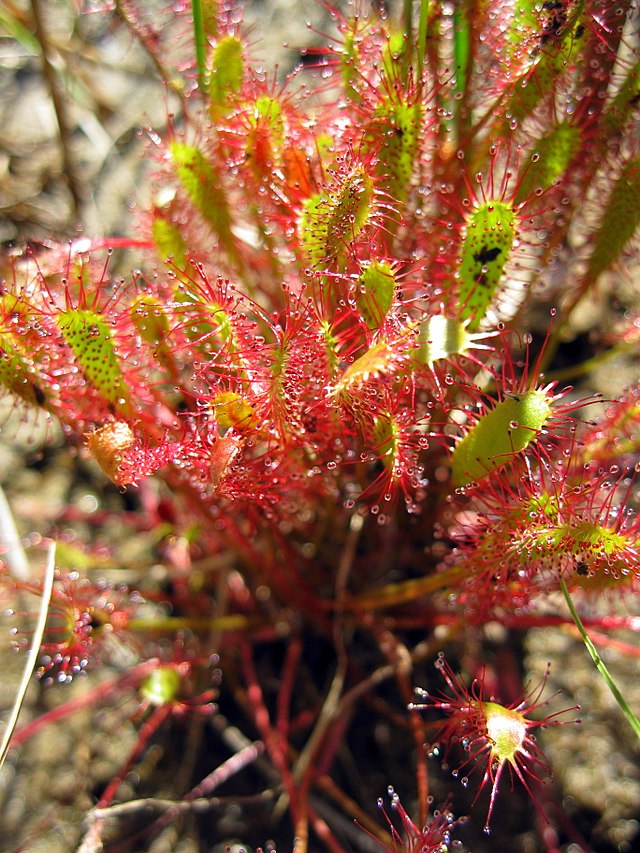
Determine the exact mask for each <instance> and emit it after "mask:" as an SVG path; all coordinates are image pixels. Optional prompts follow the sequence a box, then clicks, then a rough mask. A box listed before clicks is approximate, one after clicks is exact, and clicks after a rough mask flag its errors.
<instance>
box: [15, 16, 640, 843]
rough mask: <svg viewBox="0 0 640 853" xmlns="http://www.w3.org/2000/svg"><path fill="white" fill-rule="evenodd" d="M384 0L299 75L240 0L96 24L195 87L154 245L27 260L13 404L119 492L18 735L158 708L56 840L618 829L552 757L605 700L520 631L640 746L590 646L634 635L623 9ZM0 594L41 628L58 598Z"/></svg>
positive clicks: (168, 78)
mask: <svg viewBox="0 0 640 853" xmlns="http://www.w3.org/2000/svg"><path fill="white" fill-rule="evenodd" d="M397 5H398V8H395V6H394V5H393V4H386V7H385V8H381V9H375V8H371V7H370V6H369V5H367V4H365V3H364V2H356V3H354V4H353V5H346V6H345V7H342V8H341V9H340V10H339V9H333V8H331V9H328V12H329V13H330V16H331V18H332V19H333V29H332V31H331V34H326V35H325V34H320V33H314V32H311V33H310V34H309V36H310V43H312V44H313V45H314V47H313V48H312V49H305V50H304V51H303V53H304V62H302V63H301V64H300V67H299V68H297V69H296V70H295V71H294V72H293V73H291V74H290V75H289V76H287V77H286V79H282V76H281V75H279V74H278V72H277V70H276V69H270V68H267V67H265V65H264V63H261V64H257V63H256V61H255V60H254V56H253V54H254V51H255V50H256V49H257V45H258V44H259V40H260V32H259V30H258V29H249V28H247V27H246V26H245V25H244V23H243V20H242V14H241V9H240V8H239V6H238V4H236V3H234V2H225V3H223V2H220V3H215V2H203V3H200V2H194V3H193V4H192V5H189V4H186V3H176V4H173V8H171V9H169V8H168V9H167V10H166V11H162V12H157V10H156V12H154V13H153V14H151V13H150V11H149V7H148V6H147V4H146V3H144V2H136V1H135V0H126V2H125V0H121V2H116V3H115V4H114V6H115V9H113V10H111V11H110V10H107V9H105V10H102V11H100V12H95V11H94V12H93V14H105V15H108V14H112V15H113V20H114V25H116V24H118V25H121V26H126V27H127V28H129V30H130V31H131V33H132V36H134V37H135V38H136V39H137V40H139V41H140V42H141V43H142V44H143V45H144V47H145V49H146V50H147V51H148V52H149V54H150V56H151V58H152V60H153V63H154V65H155V67H156V69H157V70H158V73H159V74H160V75H161V76H162V77H163V79H164V81H165V83H166V86H167V89H168V90H169V89H170V90H171V91H172V93H173V95H172V97H174V98H178V99H179V101H180V103H181V110H180V112H179V115H177V116H176V117H175V118H174V119H173V120H172V121H171V122H170V124H169V130H168V132H166V133H164V134H158V133H157V132H155V131H153V130H148V131H147V132H146V147H145V156H146V157H147V158H149V160H150V162H151V164H152V166H151V168H152V171H153V187H152V190H153V193H152V198H151V200H150V203H149V204H148V206H147V207H146V209H144V210H141V211H140V215H139V217H138V219H137V224H136V227H135V230H134V231H133V232H132V233H130V234H121V235H118V236H117V238H113V239H111V240H110V239H108V238H107V239H104V240H101V241H100V242H98V241H91V240H89V239H81V240H75V241H72V242H70V243H67V244H64V243H63V244H60V245H56V244H54V243H53V242H52V243H49V244H48V245H47V246H46V247H44V248H41V249H40V250H39V251H34V250H33V249H29V248H22V249H20V248H14V249H13V250H12V251H10V252H8V254H7V257H6V258H5V261H4V263H3V270H4V271H5V277H4V279H3V281H2V293H1V295H0V324H1V328H0V353H1V356H2V357H1V359H0V383H1V385H2V387H3V389H4V392H5V395H6V396H7V397H8V398H9V399H10V400H12V401H13V406H14V407H15V408H16V409H17V410H18V411H19V412H20V414H24V415H25V416H26V415H27V414H28V412H29V411H30V410H32V409H39V410H41V411H43V412H44V413H45V416H46V417H47V418H48V419H49V420H50V421H51V422H55V423H57V424H58V425H59V426H60V427H61V431H62V434H63V435H64V437H65V439H66V441H67V442H68V445H69V447H70V448H71V449H72V450H73V453H74V454H75V456H79V457H81V458H82V459H85V460H86V459H92V460H93V461H94V462H95V463H96V464H95V466H94V473H95V477H96V479H100V478H101V479H102V481H103V483H105V484H107V483H109V482H110V484H111V485H110V487H109V488H110V490H111V493H112V495H113V500H112V502H111V503H110V507H111V508H110V509H109V510H108V511H107V510H105V511H104V512H103V514H102V524H103V525H104V527H103V529H102V533H101V532H100V531H98V534H97V535H98V537H99V538H101V541H102V544H101V550H100V551H99V554H98V553H97V552H96V550H95V549H94V548H93V546H92V543H91V542H86V543H85V547H84V550H81V549H80V548H79V547H77V546H76V547H75V548H73V549H72V548H70V547H68V546H67V547H65V546H64V543H60V545H59V546H58V549H57V556H56V572H55V577H54V582H53V589H52V591H51V594H50V601H48V621H47V627H46V629H45V633H44V637H43V639H42V642H41V643H40V651H39V654H38V656H37V659H34V660H33V661H32V663H33V665H34V666H35V672H36V674H37V676H38V677H39V678H40V683H41V687H42V690H43V691H44V692H45V693H47V694H51V693H54V694H59V695H58V699H57V701H58V702H59V703H61V704H58V705H56V706H55V708H54V710H48V711H46V712H45V711H43V712H42V714H41V715H40V716H35V717H34V718H33V719H32V720H31V721H29V722H26V723H24V724H22V725H20V724H19V725H18V727H17V730H16V733H15V735H14V740H13V749H12V750H11V751H10V752H9V756H10V760H12V761H14V762H15V763H16V767H17V773H18V774H19V773H20V751H19V750H20V749H21V744H25V743H27V742H29V741H30V740H31V739H32V738H34V737H36V736H38V737H41V738H46V737H47V736H49V737H56V735H55V732H56V731H57V730H58V729H57V728H56V727H60V726H61V727H65V726H66V727H71V726H73V725H74V720H75V719H76V718H77V717H78V716H79V715H86V714H89V713H92V714H94V715H102V717H103V718H104V717H106V718H109V719H111V720H112V721H113V720H116V721H117V722H116V724H114V725H115V726H116V727H117V726H118V725H122V726H124V725H125V723H126V726H127V727H128V728H131V729H133V731H134V732H135V737H134V738H133V740H131V741H130V742H127V741H126V739H123V743H122V747H121V749H120V751H119V752H118V754H117V757H116V760H115V765H114V764H111V765H106V764H105V762H99V761H98V760H96V761H94V762H92V761H89V762H88V765H87V768H86V771H85V775H86V777H87V785H86V788H87V792H88V796H87V799H86V802H85V814H84V818H83V822H80V819H79V818H78V819H76V835H75V838H74V841H73V844H72V846H70V847H69V848H68V849H78V850H82V851H89V850H92V851H93V850H102V849H104V850H110V851H111V850H113V851H124V850H132V851H134V850H135V851H137V850H156V849H157V850H160V849H162V850H168V849H171V850H202V851H204V850H207V851H209V850H220V849H224V846H225V844H226V845H236V847H234V848H233V849H236V848H237V846H238V845H242V846H243V848H244V849H254V848H256V847H258V846H262V847H268V846H270V848H275V847H277V849H278V850H279V851H280V853H285V851H290V850H294V851H296V853H307V851H322V850H327V851H331V853H343V851H345V853H346V851H352V850H356V851H357V850H362V851H367V850H380V849H386V850H388V851H393V853H399V851H411V853H429V851H433V853H435V851H439V852H440V853H441V852H442V851H448V850H451V851H453V850H475V851H476V853H477V851H481V850H495V849H501V850H512V851H520V850H524V849H527V850H540V851H543V850H569V849H571V850H577V849H580V850H585V851H587V850H592V849H593V850H595V849H602V850H603V851H604V850H605V849H606V850H609V849H612V850H613V849H614V848H613V847H611V848H609V847H600V848H598V847H597V846H591V845H592V844H593V845H595V844H596V842H595V841H592V842H590V841H589V837H588V836H589V828H588V826H587V827H586V828H585V821H584V818H580V817H576V815H575V812H574V814H573V815H572V813H571V809H570V808H568V807H567V805H566V800H563V791H562V790H561V787H560V786H559V785H558V784H556V783H555V782H554V781H553V780H552V765H553V760H552V756H551V755H549V756H547V754H546V752H545V732H544V729H545V728H547V729H550V728H551V727H556V726H560V725H563V726H564V727H565V730H567V729H568V728H573V725H574V723H576V722H577V721H578V717H584V718H585V721H586V720H587V718H588V716H589V703H588V691H587V696H586V699H585V695H584V694H583V695H580V697H578V698H579V701H580V704H581V709H580V711H578V710H577V707H576V697H573V696H571V694H570V692H569V691H568V690H565V691H564V692H560V693H559V694H558V693H554V691H553V689H548V687H547V681H548V680H549V681H551V682H552V683H553V684H554V685H558V684H559V685H562V684H563V668H564V670H565V671H566V672H567V673H568V671H569V670H570V668H571V667H572V666H574V660H575V658H574V657H572V659H559V660H556V661H555V662H554V663H553V664H552V666H551V669H550V670H546V669H545V668H544V667H543V669H542V671H540V672H537V673H535V672H534V673H529V674H528V675H526V674H524V672H523V670H524V668H523V649H524V648H525V645H526V643H527V640H528V638H529V636H530V635H531V633H532V632H534V631H540V630H541V629H542V630H549V631H551V630H555V629H554V628H553V626H560V627H561V628H562V627H564V630H565V631H567V632H569V633H570V632H572V631H573V633H574V634H575V635H576V636H578V632H580V635H581V636H583V638H584V641H585V644H586V648H585V647H584V646H576V647H575V648H574V651H573V653H572V655H573V656H576V655H577V656H578V657H582V656H583V655H584V656H585V657H588V653H589V652H591V654H592V656H593V657H594V660H595V661H596V664H597V666H598V667H599V668H600V670H601V673H602V675H603V677H604V679H605V681H606V683H607V684H608V685H609V686H610V687H611V689H612V691H613V693H614V695H615V697H616V698H617V700H618V703H619V705H620V706H621V708H622V711H619V710H618V708H617V706H614V710H612V714H618V713H619V714H620V721H619V726H620V728H621V729H623V728H625V727H628V728H629V730H631V731H632V730H634V729H635V731H636V732H637V733H640V724H639V723H638V720H637V719H636V717H635V716H634V714H633V712H632V710H631V709H630V708H629V707H628V704H627V702H626V699H625V697H624V695H623V692H624V691H622V692H621V691H620V689H619V688H618V687H617V686H616V684H615V683H613V682H612V680H611V677H610V676H609V674H608V672H607V670H606V668H605V667H604V664H603V662H602V660H601V658H600V656H599V654H598V652H597V651H596V648H595V646H597V647H599V648H600V649H603V648H606V646H607V644H608V643H609V642H613V639H612V633H611V632H612V631H613V629H614V628H620V629H627V630H626V633H625V634H624V635H623V636H624V639H623V640H621V639H620V635H619V634H616V639H615V644H616V647H617V648H618V649H622V650H626V651H628V652H629V653H630V654H633V653H636V654H637V650H636V648H635V645H634V636H635V634H634V631H636V630H637V616H634V615H633V614H634V613H637V595H638V583H639V581H640V558H639V553H640V520H639V519H638V516H637V503H638V484H637V479H636V473H637V470H638V466H640V384H639V383H638V381H637V379H635V380H634V378H633V377H634V376H635V377H637V366H638V361H637V358H638V356H637V352H638V345H639V343H640V313H639V309H640V300H638V283H639V282H640V278H639V276H640V269H639V266H638V248H639V234H638V225H639V222H640V124H639V122H638V104H639V102H640V88H639V82H638V80H639V61H640V60H639V40H638V32H639V31H640V27H639V23H640V21H639V17H638V9H637V7H636V5H635V3H634V2H632V0H551V2H541V0H505V2H486V0H453V2H439V0H421V2H418V3H411V2H408V3H405V4H404V7H403V8H400V4H397ZM299 47H304V46H299ZM114 249H117V250H118V257H117V265H116V258H115V257H112V255H111V252H112V250H114ZM128 250H130V251H131V258H132V259H131V261H130V262H129V261H128V260H127V251H128ZM141 253H142V254H141ZM141 257H142V260H140V258H141ZM127 264H129V268H131V270H132V271H131V272H129V273H122V272H121V271H122V270H123V269H127V268H128V267H127ZM134 267H135V268H134ZM594 305H595V306H596V309H595V310H596V311H598V312H599V316H600V317H601V318H602V321H601V322H600V323H598V324H596V327H595V328H593V330H592V333H591V334H590V335H587V334H584V335H583V337H584V339H585V341H586V342H587V346H586V351H585V347H582V348H579V347H578V346H572V345H571V341H572V340H573V339H575V338H576V335H578V333H579V331H578V330H580V329H581V328H583V325H582V324H583V322H584V321H583V320H582V319H581V318H582V317H584V315H585V311H586V310H587V307H588V306H591V309H590V310H591V311H592V312H593V310H594V309H593V306H594ZM608 362H610V363H615V364H623V365H624V370H625V371H626V373H625V376H626V379H625V380H624V381H623V382H622V383H621V385H620V387H617V388H615V389H613V390H612V391H611V393H610V389H607V388H601V389H600V393H596V392H595V391H594V387H593V385H592V384H591V382H590V376H591V373H592V371H593V370H594V369H595V368H596V367H598V366H599V365H603V364H606V363H608ZM25 419H26V420H28V418H26V417H25ZM24 428H25V429H28V428H29V427H28V426H25V427H24ZM105 488H107V487H106V486H105ZM114 530H118V531H119V532H118V535H117V536H116V538H115V540H114V541H113V543H112V544H111V545H110V544H109V537H110V536H111V535H112V533H110V532H109V531H111V532H112V531H114ZM52 536H53V533H52ZM126 537H144V538H145V541H146V542H147V543H148V554H147V562H146V563H145V565H143V566H137V567H135V571H134V570H133V568H134V567H132V566H130V565H127V564H126V561H124V562H123V559H122V557H121V556H119V550H118V549H119V545H118V542H119V541H120V540H121V539H124V538H126ZM45 544H46V543H45ZM33 563H34V566H35V565H39V564H40V563H39V562H38V560H37V559H36V558H35V557H34V559H33ZM105 567H108V571H107V569H106V568H105ZM34 572H35V569H34ZM2 584H3V589H4V596H5V599H6V601H7V602H8V603H7V606H11V607H13V609H14V611H15V620H16V630H17V634H16V646H17V648H18V650H20V649H22V648H24V647H25V646H28V645H29V639H30V635H29V632H28V628H27V627H25V624H24V623H25V622H28V619H27V615H28V613H29V612H31V611H37V609H38V601H39V600H41V599H42V596H43V588H44V583H43V581H42V580H41V579H40V578H39V576H38V574H37V573H35V574H34V575H33V576H32V577H23V576H20V574H19V573H16V572H15V570H13V569H12V564H11V561H9V560H7V565H6V566H5V568H4V572H3V575H2ZM590 635H591V636H592V637H593V643H592V641H591V639H590V638H589V637H590ZM594 643H595V646H594ZM445 655H446V657H445ZM434 662H435V664H436V665H435V667H434V666H433V664H434ZM100 673H102V674H103V678H102V679H97V680H95V681H92V680H91V677H92V675H95V674H100ZM78 682H85V683H87V684H89V685H90V686H89V688H88V689H87V690H86V691H85V692H84V693H79V694H78V693H76V692H73V693H71V692H70V691H72V689H73V688H74V685H76V684H78ZM65 691H68V694H67V696H65ZM584 728H585V727H584V726H583V730H584ZM47 733H48V734H47ZM549 734H551V732H549ZM578 742H580V741H579V740H578ZM583 746H584V749H585V751H588V750H589V749H595V750H597V749H598V748H599V747H598V745H597V744H595V745H594V744H593V743H591V744H590V743H589V742H588V740H587V739H585V741H584V743H583ZM87 749H88V750H89V753H91V750H92V743H91V739H89V743H88V746H87ZM157 750H161V752H162V756H163V757H162V758H160V759H158V758H157V755H158V752H157ZM562 760H563V761H564V762H575V763H576V765H579V764H580V762H581V761H583V760H584V758H583V757H581V755H580V753H578V752H572V753H571V755H570V757H569V758H567V757H566V755H565V757H564V758H563V759H562ZM114 766H115V769H113V768H114ZM636 770H637V768H636ZM629 772H630V771H629ZM389 786H393V787H389ZM388 787H389V796H390V798H391V799H390V800H389V799H388V798H387V797H386V796H381V795H383V794H385V793H386V792H387V788H388ZM378 798H380V805H381V807H382V813H381V812H380V810H379V809H377V806H376V803H377V801H378ZM514 814H515V815H519V817H517V818H514ZM630 817H632V815H630ZM636 817H637V815H636ZM574 818H575V819H574ZM47 821H48V822H47ZM55 823H56V819H55V817H54V818H52V817H51V816H50V815H49V818H45V819H42V820H41V821H40V822H39V823H38V822H36V823H34V824H33V825H31V826H30V828H29V833H30V834H29V838H31V839H34V838H36V837H37V835H38V832H39V833H40V834H41V835H44V834H46V832H48V831H51V827H53V826H55ZM578 824H580V825H578ZM170 832H171V833H173V835H172V836H171V837H172V838H173V841H172V842H169V841H168V840H167V839H168V838H169V833H170ZM525 836H526V839H527V840H526V844H525V840H523V839H525ZM585 839H586V840H585ZM161 844H164V845H165V846H158V845H161ZM171 844H173V845H174V846H171ZM25 845H26V846H25ZM73 845H75V846H73ZM167 845H169V846H167ZM189 845H191V846H189ZM527 845H528V846H527ZM580 845H583V846H580ZM14 846H15V849H16V850H18V849H19V850H29V849H31V848H30V847H29V841H24V840H21V839H14ZM7 849H9V848H7ZM34 849H35V848H34ZM38 849H39V848H38ZM615 849H623V848H618V847H616V848H615ZM624 849H629V850H630V849H631V847H628V848H624Z"/></svg>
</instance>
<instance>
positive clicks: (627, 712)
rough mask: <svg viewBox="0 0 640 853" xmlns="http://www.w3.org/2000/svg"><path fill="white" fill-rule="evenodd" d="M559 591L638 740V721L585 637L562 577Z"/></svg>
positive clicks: (639, 733)
mask: <svg viewBox="0 0 640 853" xmlns="http://www.w3.org/2000/svg"><path fill="white" fill-rule="evenodd" d="M560 589H561V590H562V594H563V595H564V597H565V601H566V602H567V607H568V608H569V612H570V613H571V618H572V619H573V621H574V622H575V624H576V628H577V629H578V631H579V632H580V636H581V637H582V641H583V643H584V644H585V646H586V647H587V651H588V652H589V654H590V655H591V657H592V658H593V662H594V663H595V665H596V668H597V670H598V672H599V673H600V675H601V676H602V678H603V679H604V681H605V684H606V685H607V687H608V688H609V690H610V691H611V692H612V693H613V697H614V699H615V700H616V702H617V703H618V705H619V706H620V708H621V709H622V713H623V714H624V715H625V717H626V718H627V720H628V721H629V725H630V726H631V728H632V729H633V730H634V732H635V733H636V735H637V736H638V737H639V738H640V720H639V719H638V718H637V717H636V715H635V714H634V713H633V711H632V710H631V708H630V707H629V706H628V705H627V702H626V700H625V698H624V696H623V695H622V693H621V692H620V690H619V689H618V686H617V684H616V683H615V681H614V680H613V678H612V677H611V674H610V673H609V670H608V669H607V667H606V666H605V665H604V661H603V660H602V658H601V657H600V655H599V654H598V650H597V649H596V647H595V646H594V645H593V643H592V642H591V640H590V639H589V637H588V636H587V632H586V631H585V628H584V625H583V624H582V620H581V619H580V617H579V616H578V612H577V610H576V609H575V607H574V605H573V601H572V599H571V595H570V594H569V590H568V589H567V585H566V583H565V581H564V578H562V577H561V578H560Z"/></svg>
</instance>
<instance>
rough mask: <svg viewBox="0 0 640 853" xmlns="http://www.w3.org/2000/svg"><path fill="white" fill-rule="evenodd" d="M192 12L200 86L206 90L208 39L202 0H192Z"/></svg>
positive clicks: (202, 89) (202, 90) (201, 89)
mask: <svg viewBox="0 0 640 853" xmlns="http://www.w3.org/2000/svg"><path fill="white" fill-rule="evenodd" d="M191 12H192V14H193V35H194V40H195V45H196V65H197V67H198V88H199V89H200V91H201V92H204V91H205V81H206V76H207V39H206V36H205V32H204V19H203V17H202V0H191Z"/></svg>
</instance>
